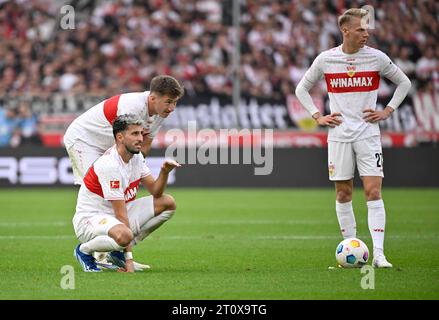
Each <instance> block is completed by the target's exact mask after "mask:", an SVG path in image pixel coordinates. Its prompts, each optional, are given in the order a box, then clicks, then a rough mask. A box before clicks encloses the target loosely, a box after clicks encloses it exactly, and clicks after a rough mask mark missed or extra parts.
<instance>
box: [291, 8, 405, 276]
mask: <svg viewBox="0 0 439 320" xmlns="http://www.w3.org/2000/svg"><path fill="white" fill-rule="evenodd" d="M367 18H368V12H367V11H366V10H363V9H349V10H347V11H346V12H345V13H344V14H343V15H342V16H340V17H339V20H338V22H339V27H340V31H341V32H342V34H343V43H342V44H341V45H340V46H338V47H336V48H333V49H330V50H327V51H324V52H322V53H321V54H320V55H319V56H318V57H317V58H316V59H315V60H314V62H313V64H312V66H311V67H310V68H309V70H308V71H307V72H306V73H305V75H304V76H303V79H302V80H301V81H300V82H299V84H298V85H297V88H296V96H297V98H298V99H299V100H300V102H301V103H302V105H303V106H304V107H305V108H306V109H307V110H308V111H309V113H310V114H311V115H312V117H313V118H314V119H315V120H316V121H317V122H318V124H319V125H321V126H329V127H330V128H329V132H328V169H329V179H330V180H332V181H334V182H335V189H336V204H335V207H336V212H337V218H338V222H339V224H340V229H341V232H342V235H343V237H344V238H345V239H346V238H352V237H356V223H355V216H354V211H353V209H352V191H353V178H354V169H355V165H357V166H358V171H359V174H360V177H361V178H362V180H363V188H364V193H365V196H366V201H367V208H368V223H369V230H370V234H371V236H372V241H373V256H374V258H373V262H372V264H373V266H374V267H377V268H390V267H392V264H391V263H390V262H388V261H387V259H386V257H385V256H384V229H385V223H386V212H385V210H384V202H383V200H382V199H381V186H382V180H383V177H384V174H383V153H382V149H381V140H380V128H379V125H378V122H379V121H382V120H385V119H387V118H388V117H389V116H390V114H391V113H392V112H393V111H394V110H395V109H396V108H397V107H398V106H399V105H400V104H401V102H402V101H403V100H404V98H405V96H406V95H407V93H408V91H409V89H410V80H409V79H408V78H407V76H406V75H405V74H404V73H403V72H402V71H401V70H400V69H399V68H398V67H397V66H395V65H394V64H393V63H392V61H391V60H390V58H389V57H388V56H387V55H386V54H384V53H383V52H381V51H380V50H377V49H374V48H371V47H368V46H366V45H365V44H366V41H367V38H368V36H369V34H368V32H367V27H368V26H367V23H366V22H367ZM323 76H324V77H325V80H326V84H327V87H328V95H329V107H330V109H331V114H329V115H326V116H323V115H321V114H320V112H319V111H318V109H317V108H316V107H315V105H314V103H313V101H312V99H311V96H310V94H309V90H310V89H311V88H312V87H313V85H314V84H315V83H316V82H317V81H318V80H320V79H321V78H323ZM381 76H384V77H386V78H388V79H390V80H391V81H392V82H393V83H395V84H396V85H397V87H396V90H395V93H394V95H393V97H392V99H391V100H390V102H389V103H388V105H387V106H386V107H385V108H384V110H376V101H377V95H378V88H379V82H380V77H381Z"/></svg>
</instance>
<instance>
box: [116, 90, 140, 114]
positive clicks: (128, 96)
mask: <svg viewBox="0 0 439 320" xmlns="http://www.w3.org/2000/svg"><path fill="white" fill-rule="evenodd" d="M122 114H134V115H136V116H138V117H139V118H141V119H142V120H145V118H146V98H145V95H144V93H142V92H130V93H125V94H122V95H121V97H120V101H119V107H118V110H117V115H118V116H120V115H122Z"/></svg>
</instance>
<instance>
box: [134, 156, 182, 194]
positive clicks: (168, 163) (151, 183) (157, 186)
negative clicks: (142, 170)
mask: <svg viewBox="0 0 439 320" xmlns="http://www.w3.org/2000/svg"><path fill="white" fill-rule="evenodd" d="M178 167H181V164H179V163H178V162H177V161H175V160H172V159H167V160H165V162H163V164H162V168H161V170H160V174H159V176H158V178H157V179H156V180H154V178H153V177H152V176H151V175H149V176H146V177H144V178H142V179H141V180H140V182H142V184H143V186H144V187H145V188H146V189H147V190H148V191H149V193H151V194H152V195H153V196H154V197H156V198H158V197H161V196H162V195H163V192H164V191H165V188H166V185H167V183H168V175H169V173H170V172H171V171H172V170H173V169H174V168H178Z"/></svg>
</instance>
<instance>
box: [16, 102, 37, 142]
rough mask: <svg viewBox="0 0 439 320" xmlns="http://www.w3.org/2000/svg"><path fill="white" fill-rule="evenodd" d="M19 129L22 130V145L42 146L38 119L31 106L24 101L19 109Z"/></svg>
mask: <svg viewBox="0 0 439 320" xmlns="http://www.w3.org/2000/svg"><path fill="white" fill-rule="evenodd" d="M18 128H19V129H20V136H21V139H20V140H21V141H20V145H27V144H31V145H40V144H41V140H40V138H39V135H38V118H37V116H36V115H35V114H33V113H32V110H31V108H30V104H29V102H27V101H22V102H21V103H20V106H19V107H18Z"/></svg>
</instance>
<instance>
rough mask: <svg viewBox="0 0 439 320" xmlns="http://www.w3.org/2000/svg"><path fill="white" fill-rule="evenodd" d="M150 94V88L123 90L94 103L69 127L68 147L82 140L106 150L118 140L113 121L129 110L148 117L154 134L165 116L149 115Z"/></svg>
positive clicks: (149, 127)
mask: <svg viewBox="0 0 439 320" xmlns="http://www.w3.org/2000/svg"><path fill="white" fill-rule="evenodd" d="M148 96H149V91H144V92H130V93H123V94H120V95H117V96H113V97H111V98H109V99H107V100H104V101H102V102H100V103H98V104H97V105H95V106H93V107H91V108H90V109H89V110H87V111H86V112H84V113H83V114H82V115H80V116H79V117H78V118H76V119H75V120H73V122H72V123H71V124H70V126H69V127H68V128H67V131H66V133H65V135H64V143H65V145H66V147H70V146H71V145H73V144H74V143H75V142H76V141H77V140H81V141H83V142H86V143H87V144H88V145H90V146H91V147H95V148H97V149H99V150H101V151H102V153H104V152H105V150H107V149H108V148H110V147H111V146H112V145H113V144H114V137H113V127H112V124H113V121H114V120H115V119H116V117H117V116H119V115H122V114H128V113H131V114H134V115H136V116H138V117H140V118H141V119H142V120H144V121H145V128H146V129H147V131H149V136H150V137H154V136H155V134H156V133H157V131H158V129H159V128H160V126H161V123H162V122H163V120H164V119H163V118H161V117H159V116H158V115H154V116H149V114H148V111H147V110H148Z"/></svg>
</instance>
